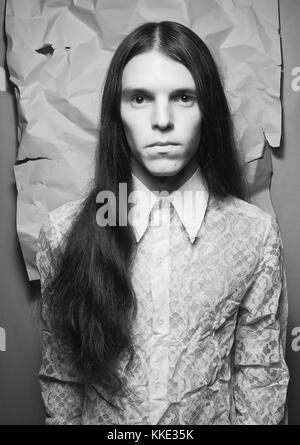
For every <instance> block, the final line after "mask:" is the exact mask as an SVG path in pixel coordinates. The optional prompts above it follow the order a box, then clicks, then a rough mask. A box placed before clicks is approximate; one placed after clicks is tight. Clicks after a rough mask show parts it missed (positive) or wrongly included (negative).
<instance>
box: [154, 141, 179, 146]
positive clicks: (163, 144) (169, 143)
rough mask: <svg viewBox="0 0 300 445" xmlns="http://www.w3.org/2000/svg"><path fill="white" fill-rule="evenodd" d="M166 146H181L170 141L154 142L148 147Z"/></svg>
mask: <svg viewBox="0 0 300 445" xmlns="http://www.w3.org/2000/svg"><path fill="white" fill-rule="evenodd" d="M166 145H179V144H177V143H176V142H169V141H166V142H153V144H149V145H147V147H155V146H158V147H164V146H166Z"/></svg>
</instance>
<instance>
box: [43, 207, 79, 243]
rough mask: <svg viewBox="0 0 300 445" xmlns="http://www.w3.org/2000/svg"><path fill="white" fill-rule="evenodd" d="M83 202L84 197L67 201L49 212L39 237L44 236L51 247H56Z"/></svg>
mask: <svg viewBox="0 0 300 445" xmlns="http://www.w3.org/2000/svg"><path fill="white" fill-rule="evenodd" d="M83 202H84V198H81V199H78V200H74V201H69V202H67V203H65V204H63V205H61V206H59V207H57V208H56V209H54V210H52V211H51V212H49V213H48V215H47V221H46V222H45V224H43V226H42V228H41V230H40V236H39V238H41V237H42V238H46V239H47V242H48V244H49V245H50V246H51V247H52V248H57V247H58V246H59V245H60V244H61V243H62V241H63V238H64V236H65V235H66V234H67V233H68V231H69V229H70V228H71V226H72V224H73V222H74V221H75V219H76V216H77V215H78V214H79V212H80V210H81V208H82V204H83Z"/></svg>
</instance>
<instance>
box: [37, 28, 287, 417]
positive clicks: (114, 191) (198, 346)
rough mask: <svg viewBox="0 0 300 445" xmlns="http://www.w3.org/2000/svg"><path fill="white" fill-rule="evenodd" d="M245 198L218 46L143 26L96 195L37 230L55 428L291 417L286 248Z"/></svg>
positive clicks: (117, 63) (128, 53) (128, 51)
mask: <svg viewBox="0 0 300 445" xmlns="http://www.w3.org/2000/svg"><path fill="white" fill-rule="evenodd" d="M125 186H126V190H125V195H124V187H125ZM122 187H123V189H122ZM103 193H104V194H105V193H108V194H107V195H106V196H113V197H115V198H116V199H112V200H109V199H107V200H103V199H102V196H103V195H102V194H103ZM132 193H135V198H136V199H135V200H132ZM124 196H125V198H124ZM243 198H244V191H243V181H242V175H241V172H240V167H239V162H238V159H237V154H236V149H235V145H234V138H233V132H232V123H231V119H230V113H229V109H228V105H227V102H226V98H225V94H224V91H223V88H222V85H221V82H220V78H219V74H218V70H217V68H216V65H215V63H214V61H213V59H212V57H211V55H210V53H209V51H208V49H207V47H206V46H205V44H204V43H203V42H202V41H201V39H199V37H198V36H197V35H196V34H194V33H193V32H192V31H190V30H189V29H188V28H186V27H184V26H183V25H180V24H177V23H173V22H161V23H147V24H145V25H142V26H141V27H139V28H138V29H136V30H135V31H133V32H132V33H131V34H130V35H129V36H128V37H126V39H125V40H124V41H123V42H122V43H121V45H120V46H119V48H118V49H117V50H116V52H115V55H114V57H113V59H112V62H111V64H110V67H109V70H108V74H107V79H106V82H105V86H104V92H103V99H102V113H101V122H100V135H99V146H98V150H97V160H96V169H95V180H94V183H93V187H92V190H91V192H90V193H89V195H88V196H87V197H86V198H85V199H82V200H80V201H76V202H71V203H68V204H66V205H64V206H62V207H60V208H59V209H56V210H55V211H53V212H51V213H50V214H49V222H48V224H47V225H45V226H44V227H43V228H42V230H41V233H40V238H39V249H38V254H37V265H38V268H39V271H40V274H41V283H42V291H43V298H42V303H43V312H42V315H43V322H44V329H43V335H44V337H43V363H42V366H41V369H40V382H41V388H42V395H43V398H44V401H45V406H46V411H47V419H46V422H47V423H48V424H115V425H118V424H174V425H185V424H188V425H190V424H194V425H202V424H279V423H281V422H282V421H283V418H284V407H285V398H286V389H287V385H288V378H289V375H288V370H287V366H286V363H285V360H284V342H285V329H286V301H285V297H286V294H285V292H284V291H285V289H284V288H283V287H282V282H283V266H282V261H283V260H282V246H281V240H280V235H279V232H278V226H277V224H276V222H275V221H274V219H273V218H272V217H271V216H269V215H267V214H266V213H264V212H263V211H262V210H260V209H258V208H257V207H255V206H253V205H250V204H249V203H247V202H245V201H244V200H243ZM125 201H126V203H125ZM127 204H128V208H127ZM133 204H134V206H133V207H134V208H133V209H132V205H133ZM103 210H105V211H104V212H103ZM132 210H134V211H133V212H131V211H132ZM107 214H109V215H113V221H114V223H113V224H104V223H103V222H105V217H106V216H107ZM129 214H130V217H129ZM126 217H128V218H126ZM124 221H125V223H124ZM126 221H128V223H126Z"/></svg>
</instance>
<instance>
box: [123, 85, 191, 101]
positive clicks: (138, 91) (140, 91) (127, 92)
mask: <svg viewBox="0 0 300 445" xmlns="http://www.w3.org/2000/svg"><path fill="white" fill-rule="evenodd" d="M181 94H193V95H196V89H195V88H177V89H175V90H173V91H171V94H170V96H180V95H181ZM138 95H143V96H150V97H154V96H155V93H154V91H152V90H147V89H146V88H130V87H127V88H124V89H123V90H122V97H123V98H125V99H126V98H128V97H132V96H138Z"/></svg>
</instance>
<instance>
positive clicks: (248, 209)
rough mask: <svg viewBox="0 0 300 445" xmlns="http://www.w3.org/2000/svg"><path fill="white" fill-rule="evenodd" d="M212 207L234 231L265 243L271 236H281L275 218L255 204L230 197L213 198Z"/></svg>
mask: <svg viewBox="0 0 300 445" xmlns="http://www.w3.org/2000/svg"><path fill="white" fill-rule="evenodd" d="M212 207H213V208H214V209H215V211H216V212H217V213H218V214H219V215H220V216H221V217H222V218H224V219H225V221H226V222H227V224H229V225H230V227H231V229H232V230H234V231H235V230H236V231H237V232H239V233H242V232H243V233H245V236H247V237H248V236H249V235H251V234H253V235H255V237H258V238H260V241H261V242H263V240H266V239H267V238H268V236H269V235H270V234H274V235H275V236H276V234H277V236H279V227H278V223H277V221H276V219H275V217H274V216H272V215H270V214H269V213H267V212H265V211H264V210H262V209H261V208H259V207H257V206H256V205H254V204H251V203H249V202H247V201H243V200H242V199H239V198H236V197H233V196H230V197H228V198H226V199H224V200H219V199H216V198H213V205H212Z"/></svg>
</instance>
